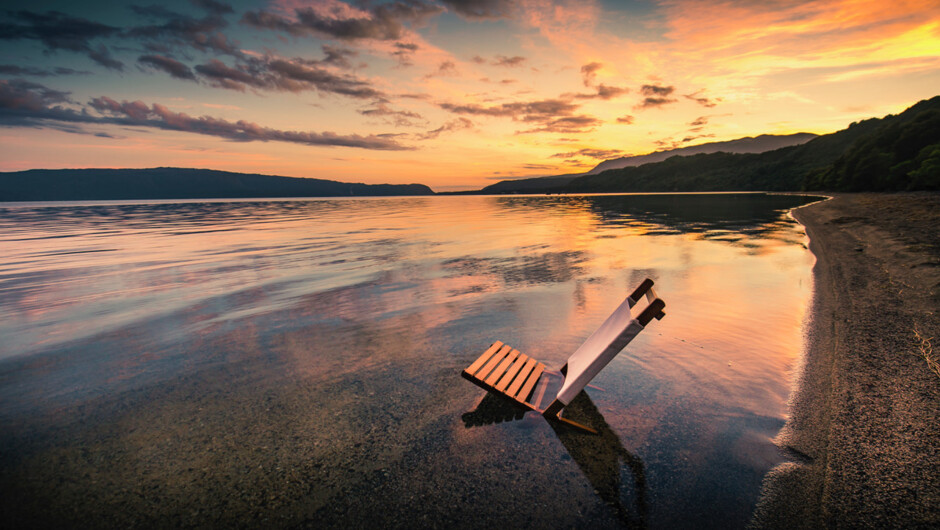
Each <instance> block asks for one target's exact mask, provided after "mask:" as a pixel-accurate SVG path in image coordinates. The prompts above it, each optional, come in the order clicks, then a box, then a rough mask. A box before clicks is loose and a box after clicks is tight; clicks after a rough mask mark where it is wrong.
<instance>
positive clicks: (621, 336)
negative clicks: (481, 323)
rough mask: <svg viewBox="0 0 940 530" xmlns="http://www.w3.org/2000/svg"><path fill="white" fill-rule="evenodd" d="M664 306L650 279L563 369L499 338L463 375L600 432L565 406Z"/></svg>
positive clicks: (562, 419)
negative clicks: (548, 365) (566, 414)
mask: <svg viewBox="0 0 940 530" xmlns="http://www.w3.org/2000/svg"><path fill="white" fill-rule="evenodd" d="M644 301H645V303H644ZM665 305H666V304H665V303H664V302H663V301H662V300H661V299H659V297H657V296H656V291H654V290H653V280H651V279H649V278H647V279H646V280H643V282H642V283H641V284H640V286H639V287H637V288H636V289H635V290H634V291H633V293H631V294H630V296H628V297H627V299H626V300H624V301H623V303H621V304H620V306H619V307H618V308H617V309H616V310H615V311H614V312H613V314H611V315H610V316H609V317H607V320H605V321H604V323H603V324H601V326H600V327H599V328H597V331H595V332H594V333H593V334H592V335H591V336H590V337H588V339H587V340H586V341H584V344H582V345H581V347H579V348H578V349H577V350H575V352H574V353H573V354H571V357H569V358H568V361H567V362H565V364H564V365H563V366H562V367H561V369H560V370H559V371H557V372H555V371H552V370H546V369H545V365H544V364H543V363H541V362H539V361H537V360H535V359H532V358H530V357H528V356H527V355H525V354H523V353H520V352H519V351H518V350H516V349H514V348H512V347H511V346H508V345H505V344H503V343H502V342H499V341H496V342H495V343H493V345H492V346H490V347H489V349H487V350H486V351H485V352H483V355H481V356H480V357H479V358H478V359H477V360H476V361H474V362H473V363H472V364H471V365H470V366H469V367H467V369H466V370H464V371H463V372H462V373H461V375H462V376H463V377H464V378H465V379H468V380H470V381H471V382H473V383H475V384H477V385H479V386H481V387H482V388H484V389H486V390H487V391H489V392H490V393H491V394H493V395H496V396H499V397H501V398H504V399H508V400H510V401H513V402H515V403H517V404H518V405H520V406H522V407H524V408H527V409H529V410H534V411H536V412H538V413H540V414H542V415H543V416H545V417H546V418H547V419H548V420H549V421H551V422H558V421H560V422H563V423H566V424H568V425H571V426H573V427H576V428H579V429H582V430H585V431H588V432H591V433H595V434H596V433H597V431H596V430H595V429H594V428H592V427H589V426H587V425H584V424H581V423H578V422H576V421H574V420H572V419H570V418H568V417H562V416H561V412H562V409H564V408H565V407H567V406H568V405H569V404H570V403H571V402H572V400H573V399H574V398H575V396H577V395H578V394H579V393H580V392H581V391H582V390H584V387H585V386H587V384H588V383H590V382H591V380H592V379H594V377H595V376H596V375H597V374H598V373H599V372H600V371H601V370H602V369H603V368H604V367H605V366H607V364H608V363H610V361H611V360H612V359H613V358H614V357H616V356H617V354H618V353H620V351H621V350H623V348H624V347H626V345H627V344H629V343H630V341H632V340H633V338H634V337H636V336H637V335H638V334H639V333H640V332H641V331H643V330H644V329H645V328H646V326H647V325H649V323H650V322H651V321H652V320H653V319H654V318H655V319H657V320H659V319H661V318H663V316H664V315H665V313H664V312H663V308H664V307H665ZM559 384H560V387H559ZM549 389H551V392H549ZM546 396H550V397H549V399H550V401H548V403H547V405H546V406H543V400H545V397H546Z"/></svg>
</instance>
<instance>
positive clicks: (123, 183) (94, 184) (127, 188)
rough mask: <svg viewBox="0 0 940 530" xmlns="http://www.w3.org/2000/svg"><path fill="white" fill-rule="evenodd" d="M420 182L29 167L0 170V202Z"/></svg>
mask: <svg viewBox="0 0 940 530" xmlns="http://www.w3.org/2000/svg"><path fill="white" fill-rule="evenodd" d="M433 193H434V192H433V191H432V190H431V188H429V187H427V186H425V185H424V184H349V183H345V182H336V181H332V180H321V179H308V178H294V177H276V176H272V175H257V174H247V173H231V172H228V171H215V170H211V169H185V168H172V167H160V168H151V169H33V170H29V171H17V172H13V173H0V202H2V201H78V200H118V199H208V198H250V197H364V196H386V195H432V194H433Z"/></svg>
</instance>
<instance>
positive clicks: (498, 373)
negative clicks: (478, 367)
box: [486, 349, 519, 386]
mask: <svg viewBox="0 0 940 530" xmlns="http://www.w3.org/2000/svg"><path fill="white" fill-rule="evenodd" d="M518 356H519V350H515V349H514V350H512V351H511V352H509V355H507V356H506V358H505V359H503V362H502V363H500V365H499V366H497V367H496V369H495V370H493V373H491V374H490V376H489V377H487V378H486V384H488V385H490V386H493V385H495V384H496V382H497V381H499V378H500V377H502V376H503V374H505V373H506V368H509V365H510V364H512V362H513V361H514V360H516V357H518Z"/></svg>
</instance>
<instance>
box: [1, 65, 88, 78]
mask: <svg viewBox="0 0 940 530" xmlns="http://www.w3.org/2000/svg"><path fill="white" fill-rule="evenodd" d="M0 74H3V75H19V76H23V75H27V76H30V77H52V76H60V75H89V74H91V72H89V71H88V70H76V69H74V68H64V67H61V66H58V67H55V68H52V69H47V68H36V67H32V66H18V65H15V64H0Z"/></svg>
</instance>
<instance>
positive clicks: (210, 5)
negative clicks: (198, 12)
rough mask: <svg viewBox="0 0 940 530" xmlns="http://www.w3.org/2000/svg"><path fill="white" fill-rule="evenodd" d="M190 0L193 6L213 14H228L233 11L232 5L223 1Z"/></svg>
mask: <svg viewBox="0 0 940 530" xmlns="http://www.w3.org/2000/svg"><path fill="white" fill-rule="evenodd" d="M190 2H191V3H192V4H193V5H194V6H196V7H199V8H202V9H204V10H205V11H207V12H209V13H212V14H214V15H230V14H232V13H234V12H235V10H234V9H232V6H230V5H228V4H226V3H224V2H217V1H216V0H190Z"/></svg>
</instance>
